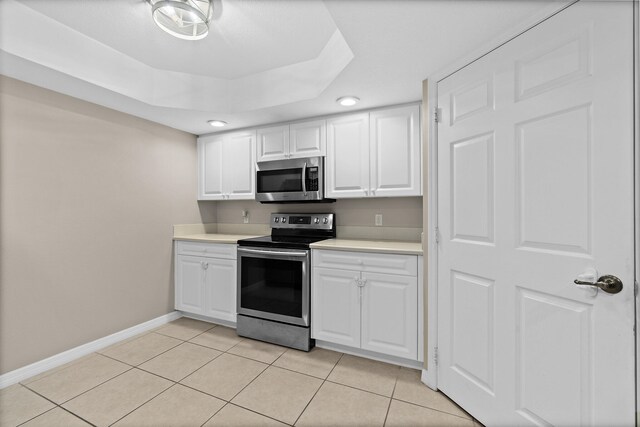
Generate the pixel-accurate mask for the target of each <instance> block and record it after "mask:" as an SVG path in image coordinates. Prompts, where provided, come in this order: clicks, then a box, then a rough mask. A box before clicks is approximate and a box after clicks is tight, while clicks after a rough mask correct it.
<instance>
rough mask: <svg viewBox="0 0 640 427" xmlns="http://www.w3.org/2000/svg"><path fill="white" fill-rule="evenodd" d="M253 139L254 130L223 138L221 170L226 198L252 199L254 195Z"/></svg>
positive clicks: (254, 137)
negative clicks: (222, 164) (222, 163)
mask: <svg viewBox="0 0 640 427" xmlns="http://www.w3.org/2000/svg"><path fill="white" fill-rule="evenodd" d="M255 140H256V134H255V132H254V131H248V132H236V133H232V134H229V135H228V136H227V138H226V140H225V144H224V151H223V158H224V166H223V168H222V170H223V171H224V186H223V188H224V190H225V193H226V198H227V199H232V200H233V199H235V200H242V199H254V198H255V196H256V192H255V182H256V177H255V175H256V165H255V158H254V156H253V153H254V150H255Z"/></svg>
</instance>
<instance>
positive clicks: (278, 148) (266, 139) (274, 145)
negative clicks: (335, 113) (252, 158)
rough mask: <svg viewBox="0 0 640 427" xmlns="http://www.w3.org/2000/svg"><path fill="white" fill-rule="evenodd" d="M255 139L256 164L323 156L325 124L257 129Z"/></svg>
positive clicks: (310, 123)
mask: <svg viewBox="0 0 640 427" xmlns="http://www.w3.org/2000/svg"><path fill="white" fill-rule="evenodd" d="M257 138H258V143H257V145H256V159H257V161H258V162H264V161H268V160H283V159H294V158H300V157H315V156H324V154H325V141H326V124H325V121H324V120H314V121H309V122H300V123H293V124H291V125H283V126H270V127H266V128H261V129H258V131H257Z"/></svg>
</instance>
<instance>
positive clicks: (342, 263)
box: [313, 249, 418, 276]
mask: <svg viewBox="0 0 640 427" xmlns="http://www.w3.org/2000/svg"><path fill="white" fill-rule="evenodd" d="M313 267H314V268H315V267H324V268H337V269H340V270H356V271H370V272H374V273H388V274H400V275H403V276H416V275H417V274H418V260H417V256H415V255H395V254H378V253H369V252H349V251H327V250H322V249H314V250H313Z"/></svg>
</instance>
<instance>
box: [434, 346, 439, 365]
mask: <svg viewBox="0 0 640 427" xmlns="http://www.w3.org/2000/svg"><path fill="white" fill-rule="evenodd" d="M433 363H434V364H435V365H436V366H438V347H433Z"/></svg>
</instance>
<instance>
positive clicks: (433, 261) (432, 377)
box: [422, 79, 438, 390]
mask: <svg viewBox="0 0 640 427" xmlns="http://www.w3.org/2000/svg"><path fill="white" fill-rule="evenodd" d="M428 85H429V87H428V94H429V100H428V105H429V112H428V116H427V117H429V120H431V126H429V148H428V149H429V155H428V159H429V178H428V180H429V190H428V191H427V194H428V198H429V202H428V205H427V223H428V228H427V229H428V233H427V245H428V249H427V293H428V297H427V303H428V305H429V306H428V307H427V313H428V316H429V319H428V322H427V325H428V330H427V348H428V354H429V360H428V361H427V370H426V372H424V375H423V377H424V378H423V380H422V382H423V383H425V384H426V385H428V386H429V387H431V388H432V389H434V390H438V367H437V366H436V363H435V357H434V355H435V352H436V351H435V348H436V347H437V346H438V243H437V242H436V240H437V238H436V237H437V236H436V233H435V229H436V227H437V226H438V124H437V123H435V120H434V118H435V113H436V109H437V107H438V82H437V81H436V80H433V79H428Z"/></svg>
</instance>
